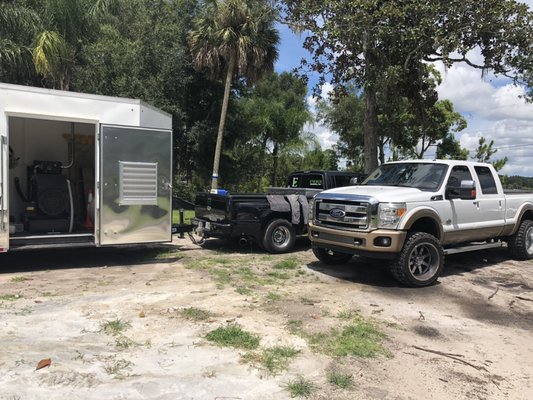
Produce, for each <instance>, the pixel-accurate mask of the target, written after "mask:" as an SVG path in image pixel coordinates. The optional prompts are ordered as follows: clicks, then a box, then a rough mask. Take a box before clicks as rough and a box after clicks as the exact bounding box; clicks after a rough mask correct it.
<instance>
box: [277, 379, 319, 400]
mask: <svg viewBox="0 0 533 400" xmlns="http://www.w3.org/2000/svg"><path fill="white" fill-rule="evenodd" d="M285 389H286V390H287V391H288V392H289V394H290V395H291V397H305V398H307V397H311V395H312V394H313V392H314V391H315V390H316V387H315V385H314V384H313V382H311V381H310V380H307V379H305V378H304V377H303V376H299V377H298V378H296V379H295V380H291V381H289V382H288V383H287V386H286V387H285Z"/></svg>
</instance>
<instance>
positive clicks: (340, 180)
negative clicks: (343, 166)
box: [333, 175, 351, 187]
mask: <svg viewBox="0 0 533 400" xmlns="http://www.w3.org/2000/svg"><path fill="white" fill-rule="evenodd" d="M350 178H351V176H349V175H335V176H334V177H333V179H334V181H335V187H341V186H349V185H350Z"/></svg>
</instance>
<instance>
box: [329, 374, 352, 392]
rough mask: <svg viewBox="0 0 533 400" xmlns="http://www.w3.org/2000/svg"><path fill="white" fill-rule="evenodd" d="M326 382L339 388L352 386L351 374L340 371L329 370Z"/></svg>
mask: <svg viewBox="0 0 533 400" xmlns="http://www.w3.org/2000/svg"><path fill="white" fill-rule="evenodd" d="M328 382H329V383H331V384H332V385H335V386H337V387H339V388H341V389H349V388H350V387H352V386H353V375H352V374H347V373H344V372H340V371H330V372H329V373H328Z"/></svg>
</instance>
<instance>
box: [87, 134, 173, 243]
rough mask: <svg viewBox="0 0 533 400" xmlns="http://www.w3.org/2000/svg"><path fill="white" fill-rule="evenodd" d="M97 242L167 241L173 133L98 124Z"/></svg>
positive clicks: (169, 237)
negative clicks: (98, 210)
mask: <svg viewBox="0 0 533 400" xmlns="http://www.w3.org/2000/svg"><path fill="white" fill-rule="evenodd" d="M99 141H100V154H99V159H100V163H99V166H100V174H99V175H100V182H99V185H98V186H97V191H99V193H97V197H98V201H97V203H96V207H97V208H99V209H100V212H99V215H100V218H99V221H98V222H97V224H98V225H97V228H98V230H99V239H100V240H99V242H100V245H116V244H133V243H149V242H152V243H156V242H170V241H171V240H172V238H171V226H172V186H171V184H172V180H171V179H172V178H171V177H172V132H171V131H170V130H161V129H149V128H146V129H145V128H138V127H128V126H116V125H101V126H100V137H99Z"/></svg>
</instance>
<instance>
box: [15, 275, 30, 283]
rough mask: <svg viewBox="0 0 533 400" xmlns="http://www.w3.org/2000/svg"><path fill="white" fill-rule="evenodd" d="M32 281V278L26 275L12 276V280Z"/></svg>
mask: <svg viewBox="0 0 533 400" xmlns="http://www.w3.org/2000/svg"><path fill="white" fill-rule="evenodd" d="M26 281H31V278H26V277H25V276H14V277H13V278H11V282H26Z"/></svg>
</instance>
